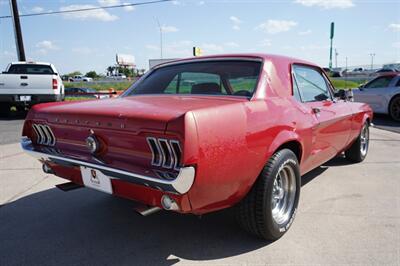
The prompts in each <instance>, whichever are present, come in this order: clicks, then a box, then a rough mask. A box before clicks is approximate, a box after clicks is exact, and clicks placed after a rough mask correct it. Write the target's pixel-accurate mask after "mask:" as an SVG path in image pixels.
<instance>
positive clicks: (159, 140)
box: [158, 139, 174, 169]
mask: <svg viewBox="0 0 400 266" xmlns="http://www.w3.org/2000/svg"><path fill="white" fill-rule="evenodd" d="M158 143H159V144H160V148H161V151H162V153H163V159H162V167H164V168H167V169H171V168H172V166H173V165H174V157H173V156H172V150H171V146H170V145H169V143H168V140H167V139H158ZM161 143H164V144H165V145H166V146H167V149H168V154H165V152H164V149H163V146H162V144H161ZM168 156H169V158H170V161H171V162H170V163H169V165H166V162H167V158H168Z"/></svg>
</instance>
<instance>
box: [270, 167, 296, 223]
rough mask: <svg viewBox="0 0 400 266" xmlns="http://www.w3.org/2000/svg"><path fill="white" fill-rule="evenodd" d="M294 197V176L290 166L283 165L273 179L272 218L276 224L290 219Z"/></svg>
mask: <svg viewBox="0 0 400 266" xmlns="http://www.w3.org/2000/svg"><path fill="white" fill-rule="evenodd" d="M295 196H296V175H295V173H294V170H293V168H292V167H291V166H290V165H287V164H286V165H284V166H283V167H282V168H281V169H280V171H279V172H278V174H277V175H276V177H275V180H274V185H273V187H272V200H271V205H272V206H271V207H272V217H273V219H274V221H275V222H276V223H277V224H283V223H286V222H287V221H288V220H289V219H290V215H291V212H292V209H293V205H294V201H295Z"/></svg>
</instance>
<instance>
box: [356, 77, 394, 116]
mask: <svg viewBox="0 0 400 266" xmlns="http://www.w3.org/2000/svg"><path fill="white" fill-rule="evenodd" d="M353 97H354V101H356V102H363V103H368V104H369V105H370V106H371V108H372V109H373V110H374V113H380V114H389V115H390V116H391V117H392V118H393V119H394V120H396V121H400V74H399V73H391V74H385V75H382V76H379V77H377V78H374V79H373V80H371V81H369V82H368V83H366V84H365V85H363V86H360V87H359V88H358V89H354V90H353Z"/></svg>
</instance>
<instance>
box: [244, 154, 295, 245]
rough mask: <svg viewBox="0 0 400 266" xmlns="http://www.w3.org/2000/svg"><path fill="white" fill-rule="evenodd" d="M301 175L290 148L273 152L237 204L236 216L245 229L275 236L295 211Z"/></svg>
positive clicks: (265, 236) (282, 231) (277, 235)
mask: <svg viewBox="0 0 400 266" xmlns="http://www.w3.org/2000/svg"><path fill="white" fill-rule="evenodd" d="M300 187H301V178H300V170H299V164H298V161H297V157H296V155H295V154H294V153H293V152H292V151H291V150H289V149H283V150H280V151H278V152H276V153H275V154H274V155H273V156H272V157H271V158H270V159H269V161H268V162H267V164H266V165H265V166H264V169H263V170H262V172H261V174H260V175H259V176H258V179H257V181H256V183H255V184H254V185H253V187H252V189H251V190H250V192H249V193H248V194H247V195H246V197H245V198H244V199H243V200H242V201H241V202H240V203H239V204H238V205H237V206H236V218H237V220H238V222H239V224H240V225H241V227H243V228H244V229H245V230H246V231H248V232H249V233H251V234H253V235H256V236H258V237H260V238H264V239H266V240H271V241H274V240H277V239H279V238H280V237H282V236H283V235H284V234H285V232H286V231H287V230H288V229H289V227H290V226H291V224H292V223H293V220H294V218H295V215H296V211H297V205H298V203H299V197H300Z"/></svg>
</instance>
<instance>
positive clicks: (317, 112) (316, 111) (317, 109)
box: [312, 107, 321, 114]
mask: <svg viewBox="0 0 400 266" xmlns="http://www.w3.org/2000/svg"><path fill="white" fill-rule="evenodd" d="M312 111H313V113H314V114H319V113H321V109H320V108H319V107H313V108H312Z"/></svg>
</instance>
